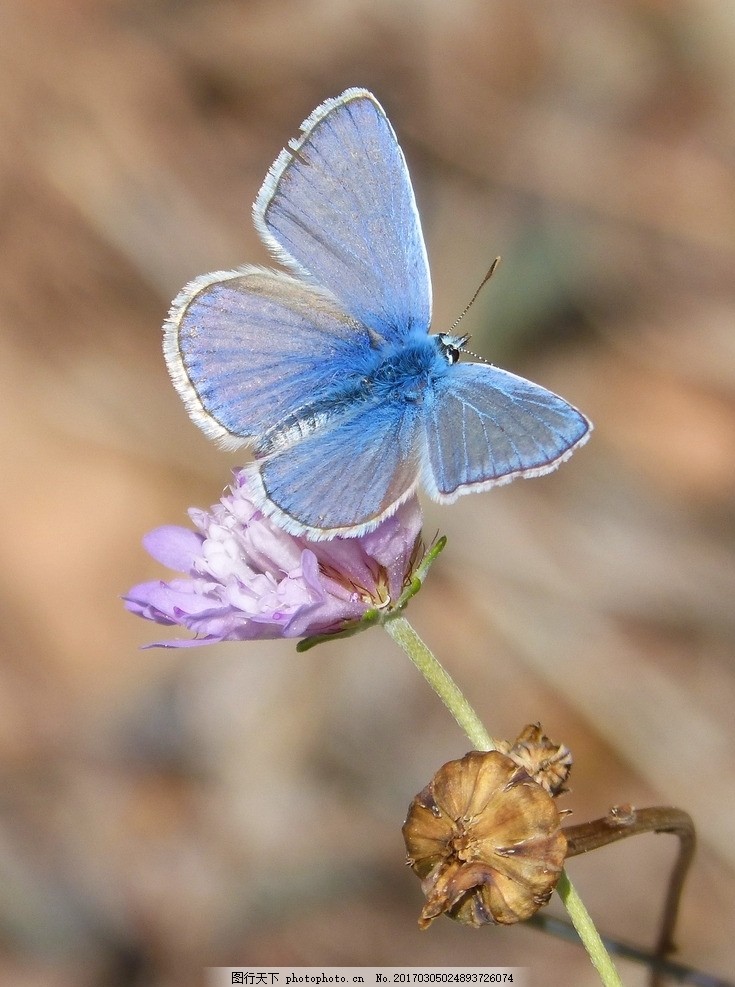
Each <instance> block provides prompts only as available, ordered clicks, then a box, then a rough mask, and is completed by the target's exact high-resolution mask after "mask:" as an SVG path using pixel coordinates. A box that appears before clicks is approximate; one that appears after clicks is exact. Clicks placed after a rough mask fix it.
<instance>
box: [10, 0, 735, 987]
mask: <svg viewBox="0 0 735 987" xmlns="http://www.w3.org/2000/svg"><path fill="white" fill-rule="evenodd" d="M734 51H735V5H733V4H731V3H728V2H727V0H724V2H711V3H704V2H699V3H697V2H669V3H663V2H656V0H623V2H612V0H610V2H604V0H578V2H574V0H560V2H555V3H534V2H532V0H489V2H471V0H456V2H452V3H449V2H446V3H436V2H430V0H425V2H424V0H415V2H411V0H407V2H399V0H393V2H391V0H305V2H301V3H297V2H295V0H291V2H286V0H262V2H255V0H253V2H235V0H229V2H227V0H213V2H205V0H181V2H175V0H137V2H135V0H117V2H116V0H86V2H85V0H76V2H72V0H69V2H66V3H65V2H62V0H57V2H53V0H46V2H41V0H4V2H3V3H2V7H1V8H0V250H1V253H0V347H2V354H1V356H0V374H1V375H2V376H1V382H2V386H0V408H1V414H0V423H1V424H0V441H1V442H2V449H1V457H2V464H3V466H2V485H1V487H0V489H1V491H2V518H3V535H2V545H3V555H4V558H3V563H2V567H1V568H0V580H1V581H2V623H1V625H0V627H1V630H0V634H1V635H2V656H1V662H0V770H1V771H2V782H1V786H0V790H1V796H0V797H1V799H2V803H1V808H0V982H2V984H9V985H18V987H37V985H44V987H46V985H48V987H67V985H69V987H71V985H74V987H88V985H95V987H96V985H100V987H103V985H104V987H107V985H112V987H114V985H151V987H154V985H155V987H163V985H166V987H168V985H188V984H198V983H200V982H201V978H202V973H201V968H202V967H203V966H206V965H208V964H213V965H215V964H222V965H225V964H227V965H229V964H236V963H239V964H243V965H246V966H247V965H250V966H252V965H255V964H272V965H340V964H346V965H403V966H410V965H431V964H437V965H451V964H462V965H485V964H503V963H508V964H519V965H530V966H531V968H532V970H533V975H534V982H538V983H539V984H540V983H544V984H546V985H550V987H554V985H557V984H559V985H560V984H569V983H574V984H582V985H587V984H594V983H597V980H596V977H595V975H594V974H593V972H592V970H591V968H590V966H589V963H588V961H587V959H586V957H585V955H584V954H583V953H582V951H581V950H580V949H578V948H577V947H575V946H573V945H569V944H566V943H562V942H559V941H557V940H555V939H552V938H549V937H548V936H545V935H543V934H542V933H540V932H538V931H535V930H533V929H530V928H527V927H516V928H511V929H499V928H488V929H484V930H482V931H480V932H472V931H469V930H467V929H463V928H459V927H457V926H455V925H454V924H452V923H451V922H449V921H446V920H442V921H439V922H437V923H436V924H435V925H434V926H433V927H432V928H431V929H430V930H429V931H428V932H426V933H420V932H419V931H418V928H417V925H416V919H417V916H418V911H419V908H420V904H421V900H422V899H421V896H420V890H419V885H418V882H417V881H416V880H415V878H414V877H413V876H412V875H411V874H410V873H409V872H408V871H407V870H406V869H405V868H404V866H403V845H402V840H401V836H400V825H401V822H402V820H403V816H404V813H405V810H406V808H407V806H408V803H409V801H410V799H411V798H412V796H413V795H414V794H415V792H417V791H418V790H419V789H420V788H422V787H423V785H424V784H426V782H427V781H428V780H429V778H430V776H431V775H432V774H433V772H434V771H435V770H436V768H437V767H438V766H439V765H440V764H441V763H442V762H444V761H445V760H448V759H450V758H452V757H457V756H460V755H461V754H463V753H464V752H465V750H466V748H467V742H466V741H465V740H464V739H463V737H462V736H461V735H460V733H459V731H458V729H457V728H456V726H455V725H454V724H453V722H452V721H451V720H450V719H449V717H448V716H447V714H446V713H445V712H444V710H443V708H441V706H440V705H439V703H438V702H437V701H436V699H435V698H434V697H433V695H431V694H430V693H429V692H428V690H427V689H426V688H425V687H424V686H423V684H422V682H421V681H420V680H419V678H418V676H417V674H416V673H415V671H414V670H413V668H412V666H411V665H410V664H409V662H408V661H407V660H406V659H405V657H404V656H403V655H402V654H401V653H399V652H398V651H397V649H396V647H395V646H394V645H393V643H392V642H391V641H390V640H389V639H388V637H387V636H386V635H385V634H384V633H383V632H381V631H379V630H375V631H372V632H370V633H368V634H364V635H361V636H360V637H358V638H356V639H353V640H351V641H349V642H347V643H342V642H340V643H338V644H333V645H327V646H325V647H322V648H318V649H316V650H314V651H312V652H309V653H308V654H306V655H304V656H298V655H296V653H295V651H294V646H293V643H288V642H276V643H272V644H263V645H260V644H251V645H243V646H237V645H229V646H221V647H218V648H212V649H205V650H200V651H196V650H195V651H191V652H182V653H176V652H165V651H140V650H139V645H141V644H143V643H145V642H146V641H148V640H151V639H152V638H153V639H154V638H155V637H156V636H157V635H158V634H159V633H160V631H159V629H157V628H156V627H154V626H153V625H148V624H145V623H144V622H142V621H139V620H136V619H135V618H134V617H132V616H130V615H128V614H126V613H125V612H124V611H123V609H122V605H121V603H120V601H119V596H120V594H121V593H123V592H124V591H125V590H126V589H127V588H128V587H129V586H130V585H131V584H133V583H135V582H138V581H140V580H142V579H145V578H154V577H156V576H159V575H162V574H163V573H162V569H161V568H160V567H159V566H157V565H156V564H155V563H153V562H152V561H151V560H150V559H148V557H147V556H146V555H145V553H144V552H143V550H142V548H141V547H140V538H141V535H142V534H143V533H144V532H145V531H147V530H148V529H150V528H152V527H155V526H156V525H158V524H162V523H177V522H185V520H186V514H185V512H186V508H187V507H188V506H189V505H192V504H197V505H199V506H208V505H209V504H211V503H213V502H214V501H216V500H217V498H218V497H219V495H220V492H221V490H222V488H223V486H224V485H225V484H226V483H227V482H228V478H229V469H230V467H231V466H232V465H234V464H236V463H237V462H238V461H239V458H240V457H237V456H228V455H225V454H224V453H222V452H220V451H219V450H217V449H216V448H215V447H214V446H212V445H211V444H209V443H208V442H207V440H206V439H205V438H204V437H203V435H202V434H201V433H200V432H199V430H198V429H197V428H195V427H194V426H193V425H192V424H191V423H190V422H189V420H188V418H187V417H186V414H185V412H184V409H183V407H182V405H181V403H180V401H179V399H178V397H177V396H176V395H175V393H174V391H173V389H172V387H171V386H170V384H169V381H168V379H167V376H166V372H165V368H164V364H163V359H162V356H161V351H160V330H159V326H160V323H161V321H162V319H163V316H164V315H165V312H166V310H167V307H168V304H169V301H170V299H171V298H172V297H173V295H174V294H175V293H176V292H177V291H178V289H179V288H180V287H181V285H182V284H183V283H184V282H185V281H186V280H188V279H190V278H192V277H193V276H195V275H197V274H201V273H203V272H205V271H210V270H216V269H218V268H231V267H234V266H237V265H238V264H240V263H243V262H245V261H251V262H260V263H268V258H267V256H266V253H265V251H264V249H263V247H262V246H261V245H260V244H259V242H258V240H257V237H256V236H255V234H254V231H253V229H252V226H251V222H250V213H249V209H250V203H251V201H252V199H253V197H254V196H255V194H256V192H257V190H258V188H259V186H260V183H261V181H262V179H263V176H264V175H265V172H266V170H267V168H268V166H269V165H270V164H271V162H272V160H273V159H274V158H275V156H276V154H277V153H278V151H279V150H280V148H281V147H282V146H283V145H284V144H285V142H286V141H287V140H288V139H289V138H290V137H292V136H294V135H295V134H296V133H297V129H298V125H299V123H300V122H301V120H302V119H303V118H304V117H305V116H306V115H307V114H308V113H309V112H310V111H311V110H312V109H313V108H314V107H315V106H316V105H317V104H318V103H319V102H320V101H322V100H323V99H325V98H326V97H328V96H333V95H337V94H338V93H340V92H341V91H342V90H343V89H344V88H346V87H348V86H351V85H361V86H367V87H369V88H371V89H372V90H373V91H374V92H375V93H376V94H377V96H378V98H379V99H380V100H381V101H382V102H383V104H384V106H385V107H386V109H387V111H388V113H389V115H390V117H391V120H392V122H393V124H394V127H395V129H396V131H397V133H398V135H399V137H400V139H401V142H402V145H403V148H404V151H405V153H406V157H407V159H408V162H409V166H410V168H411V173H412V176H413V180H414V185H415V188H416V193H417V198H418V201H419V206H420V209H421V213H422V219H423V225H424V231H425V234H426V238H427V242H428V249H429V256H430V259H431V263H432V270H433V277H434V289H435V326H436V328H437V329H440V328H446V327H447V326H448V325H449V324H450V323H451V322H452V321H453V319H454V318H455V316H456V315H457V314H458V312H459V311H460V310H461V309H462V307H463V306H464V304H465V303H466V301H467V299H468V298H469V297H470V295H471V294H472V292H473V290H474V288H475V286H476V285H477V283H478V282H479V280H480V279H481V277H482V275H483V274H484V272H485V271H486V269H487V267H488V266H489V264H490V261H491V260H492V258H493V257H494V256H495V255H496V254H502V256H503V265H502V266H501V269H500V271H499V273H498V275H497V276H496V277H495V278H494V279H493V283H492V285H491V286H490V287H488V288H486V289H485V291H484V292H483V294H482V296H481V298H480V300H479V302H478V303H477V305H476V306H475V307H474V309H473V311H472V312H471V313H470V315H469V316H468V317H467V320H466V322H465V326H466V331H470V332H472V334H473V343H472V345H473V348H474V349H476V350H478V351H479V352H482V353H483V354H484V355H485V356H487V357H488V358H489V359H491V360H493V361H494V362H497V363H499V364H501V365H503V366H505V367H507V368H508V369H512V370H514V371H516V372H519V373H522V374H525V375H527V376H530V377H532V378H534V379H536V380H538V381H539V382H540V383H543V384H545V385H546V386H548V387H551V388H552V389H554V390H558V391H560V392H561V393H562V394H564V395H565V396H566V397H567V398H568V399H570V400H571V401H573V402H574V403H575V404H578V405H579V406H580V407H581V408H583V409H584V411H585V412H587V413H588V414H589V415H590V417H592V418H593V420H594V421H595V424H596V431H595V434H594V436H593V438H592V441H591V442H590V444H589V445H588V446H587V447H586V448H585V449H584V450H582V451H581V452H579V453H578V454H577V455H576V456H575V457H574V458H573V460H572V461H571V462H569V463H568V464H566V465H565V466H564V467H562V469H561V470H560V471H559V472H558V473H556V474H554V475H552V476H550V477H546V478H544V479H540V480H535V481H533V482H531V483H525V482H524V483H520V482H519V483H516V484H513V485H512V486H510V487H504V488H502V489H500V490H498V491H497V492H493V493H490V494H485V495H482V496H477V497H467V498H464V499H463V500H461V501H460V502H459V503H458V504H456V505H454V506H453V507H451V508H445V509H438V508H436V507H434V506H432V505H426V508H427V517H426V532H427V534H428V536H429V538H430V537H432V536H433V534H434V532H435V531H437V530H440V531H442V532H445V533H446V534H447V535H448V536H449V546H448V548H447V550H446V551H445V553H444V556H443V557H442V559H441V560H440V562H439V563H438V564H437V565H436V567H435V569H434V571H433V573H432V575H431V577H430V580H429V582H428V584H427V586H426V588H425V590H424V592H423V593H422V594H421V596H420V597H419V598H418V599H417V600H416V601H415V603H414V604H412V606H411V609H410V613H409V617H410V619H411V621H412V622H413V623H414V625H415V626H416V627H417V629H418V630H419V632H420V633H421V634H422V635H423V637H424V638H425V639H426V640H427V642H428V643H429V644H430V645H431V646H432V647H433V648H434V649H435V651H436V652H437V654H438V655H439V656H440V657H441V658H442V660H443V661H444V662H445V663H446V665H447V666H448V668H449V669H450V671H451V672H452V674H453V675H454V676H455V677H456V679H457V680H458V681H459V683H460V684H461V685H462V686H463V687H464V688H465V690H466V692H467V694H468V696H469V698H470V699H471V701H472V702H473V703H474V704H475V706H476V707H477V709H478V711H479V712H480V714H481V715H482V717H483V718H484V720H485V722H486V724H487V726H488V728H489V729H490V730H491V732H492V733H494V734H496V735H498V736H506V737H513V736H515V735H516V733H517V732H518V731H519V730H520V729H521V727H522V726H523V725H524V724H525V723H527V722H531V721H534V720H540V721H541V722H542V723H543V725H544V727H545V728H546V729H547V731H548V732H549V733H550V735H551V736H552V737H553V738H555V739H556V740H559V741H564V742H566V743H567V744H568V745H569V746H570V747H571V748H572V750H573V752H574V755H575V759H576V764H575V768H574V772H573V775H572V783H573V791H572V792H571V794H569V795H567V796H566V797H565V801H564V805H565V806H566V807H568V808H571V809H573V811H574V816H573V821H577V822H581V821H583V820H584V819H587V818H592V817H594V816H597V815H602V814H604V813H605V811H606V810H607V808H608V806H610V805H611V804H613V803H619V802H631V803H634V804H637V805H641V806H642V805H652V804H668V803H670V804H674V805H678V806H680V807H682V808H685V809H687V810H689V811H690V812H691V813H692V815H693V816H694V818H695V820H696V823H697V826H698V831H699V834H700V838H701V844H700V848H699V852H698V856H697V859H696V864H695V867H694V871H693V874H692V876H691V880H690V883H689V885H688V888H687V889H686V892H685V897H684V901H683V907H682V914H681V922H680V928H679V935H678V941H679V946H680V951H679V958H680V959H681V960H682V961H683V962H686V963H690V964H693V965H695V966H699V967H702V968H704V969H707V970H709V971H711V972H713V973H719V974H720V975H727V974H729V973H731V972H732V969H733V967H735V963H734V962H733V961H734V959H735V946H734V943H733V935H732V931H733V929H734V928H735V895H734V893H733V892H734V891H735V849H734V847H735V841H734V840H733V811H732V810H733V801H732V799H733V789H734V783H735V757H734V756H733V755H734V754H735V745H734V743H733V730H732V720H733V708H735V668H734V665H733V659H734V654H733V651H734V649H733V643H734V641H735V634H734V633H733V631H734V624H735V608H734V607H733V599H734V597H735V594H734V591H735V566H734V565H733V555H734V549H735V533H734V529H733V508H734V503H733V480H735V466H734V464H735V331H734V327H733V319H734V316H735V287H734V285H735V172H734V171H733V155H734V152H735V129H734V128H733V124H734V122H735V58H734V57H733V52H734ZM673 855H674V845H673V840H671V839H670V838H668V837H663V836H660V837H655V836H649V837H643V838H640V839H639V840H637V841H628V842H625V843H622V844H619V845H617V846H615V847H613V848H609V849H606V850H602V851H600V852H598V853H595V854H593V855H591V856H590V857H589V858H578V859H575V860H574V861H572V862H571V864H570V873H571V876H572V878H573V880H574V881H575V883H576V884H577V886H578V888H579V890H580V892H581V893H582V895H583V897H584V899H585V901H586V903H587V905H588V907H589V908H590V910H591V911H592V913H593V915H594V916H595V918H596V919H597V921H598V924H599V926H600V928H601V929H602V931H603V932H605V933H608V934H611V935H615V936H618V937H621V938H623V939H627V940H630V941H634V942H636V943H640V944H642V945H646V944H650V943H651V942H653V940H654V938H655V934H656V924H657V920H658V916H659V912H660V909H661V903H662V900H663V894H664V887H665V881H666V878H667V875H668V869H669V867H670V864H671V862H672V860H673ZM550 908H551V910H552V911H554V912H556V913H557V914H563V910H562V909H561V907H560V904H559V902H558V901H555V902H553V903H552V905H551V906H550ZM620 968H621V970H622V972H623V976H624V978H625V980H626V983H627V984H632V985H635V984H642V983H644V979H645V978H644V973H643V972H642V971H641V970H640V968H638V967H634V966H633V965H632V964H631V963H629V962H621V963H620Z"/></svg>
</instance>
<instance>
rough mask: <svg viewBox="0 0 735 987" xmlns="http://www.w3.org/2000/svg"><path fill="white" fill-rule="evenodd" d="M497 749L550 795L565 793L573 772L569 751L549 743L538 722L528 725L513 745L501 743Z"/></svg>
mask: <svg viewBox="0 0 735 987" xmlns="http://www.w3.org/2000/svg"><path fill="white" fill-rule="evenodd" d="M498 750H499V751H501V752H502V753H503V754H507V755H508V757H510V758H512V759H513V760H514V761H515V762H516V764H520V765H521V767H522V768H525V769H526V771H527V772H528V773H529V775H530V776H531V777H532V778H533V780H534V781H537V782H538V783H539V785H541V786H543V788H545V789H546V791H547V792H548V793H549V794H550V795H561V794H562V793H563V792H566V791H567V789H566V788H565V787H564V783H565V782H566V780H567V778H568V777H569V772H570V771H571V770H572V752H571V751H570V750H569V748H568V747H565V746H564V744H555V743H553V741H551V740H549V738H548V737H547V736H546V734H545V733H544V732H543V730H542V729H541V724H540V723H530V724H529V725H528V726H527V727H525V728H524V729H523V731H522V732H521V734H520V736H519V737H518V738H517V739H516V740H515V742H514V743H513V744H511V743H509V742H508V741H503V742H502V743H500V744H498Z"/></svg>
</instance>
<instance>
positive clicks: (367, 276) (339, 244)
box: [254, 89, 431, 342]
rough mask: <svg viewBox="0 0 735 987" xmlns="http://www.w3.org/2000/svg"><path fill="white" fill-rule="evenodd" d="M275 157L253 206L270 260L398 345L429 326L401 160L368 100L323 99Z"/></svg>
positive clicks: (422, 261)
mask: <svg viewBox="0 0 735 987" xmlns="http://www.w3.org/2000/svg"><path fill="white" fill-rule="evenodd" d="M302 130H303V133H302V135H301V136H300V137H299V138H297V139H296V140H294V141H292V142H291V143H290V144H289V146H288V147H287V148H286V149H285V150H284V151H283V152H282V153H281V155H280V156H279V157H278V159H277V160H276V162H275V164H274V165H273V167H272V168H271V171H270V172H269V174H268V177H267V178H266V180H265V183H264V184H263V187H262V189H261V190H260V194H259V195H258V198H257V200H256V203H255V207H254V218H255V224H256V226H257V227H258V229H259V231H260V232H261V235H262V236H263V238H264V240H265V241H266V243H267V244H268V246H269V247H270V248H271V249H272V251H273V252H274V254H275V256H276V257H277V258H278V259H279V260H280V261H282V262H283V263H285V264H287V265H289V266H291V267H295V268H296V269H297V270H298V271H300V272H301V273H302V274H303V273H307V274H308V276H309V277H310V278H311V279H313V280H314V281H315V282H316V283H317V284H319V285H322V286H323V287H325V288H327V289H329V290H330V291H331V292H332V293H333V294H334V295H335V296H336V297H337V298H339V300H340V301H341V303H342V305H343V306H344V308H345V311H347V312H349V313H350V315H352V316H354V317H355V318H357V319H358V320H359V321H360V322H363V323H364V324H365V325H367V326H369V327H370V328H371V329H373V330H375V331H376V332H377V333H379V334H380V335H381V336H383V337H384V338H386V339H388V340H390V341H395V342H398V341H400V340H402V339H405V338H406V337H407V336H408V334H409V333H410V332H411V331H412V330H421V331H426V330H427V329H428V327H429V322H430V320H431V287H430V281H429V266H428V261H427V257H426V249H425V246H424V238H423V236H422V233H421V224H420V221H419V216H418V211H417V209H416V202H415V199H414V194H413V189H412V187H411V180H410V178H409V175H408V170H407V168H406V162H405V159H404V157H403V152H402V151H401V149H400V147H399V146H398V141H397V139H396V135H395V133H394V131H393V128H392V127H391V125H390V123H389V121H388V119H387V117H386V115H385V113H384V111H383V109H382V107H381V106H380V104H379V103H378V102H377V100H376V99H375V97H374V96H373V95H372V94H371V93H368V92H366V91H365V90H360V89H351V90H347V92H345V93H343V94H342V96H340V97H339V98H338V99H333V100H327V102H325V103H323V104H322V105H321V106H320V107H318V108H317V109H316V110H315V111H314V112H313V113H312V115H311V116H310V117H309V118H308V120H306V121H305V122H304V123H303V124H302Z"/></svg>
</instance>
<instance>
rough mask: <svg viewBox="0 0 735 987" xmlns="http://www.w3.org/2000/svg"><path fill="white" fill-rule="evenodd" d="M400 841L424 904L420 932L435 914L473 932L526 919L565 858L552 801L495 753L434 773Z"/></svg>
mask: <svg viewBox="0 0 735 987" xmlns="http://www.w3.org/2000/svg"><path fill="white" fill-rule="evenodd" d="M403 838H404V840H405V842H406V850H407V862H408V863H409V864H410V866H411V867H412V868H413V870H414V871H415V873H416V874H417V875H418V876H419V877H420V878H422V890H423V892H424V894H425V896H426V904H425V905H424V908H423V910H422V912H421V917H420V919H419V926H420V927H421V928H422V929H425V928H427V926H428V925H430V923H431V922H432V921H433V920H434V919H435V918H437V916H439V915H441V914H442V912H444V913H446V914H447V915H449V917H450V918H453V919H456V920H457V921H459V922H462V923H464V924H465V925H472V926H475V927H479V926H481V925H486V924H488V923H491V922H492V923H498V924H502V925H512V924H513V923H514V922H520V921H523V920H524V919H527V918H529V917H530V916H531V915H533V914H534V912H536V911H538V909H539V908H540V907H541V906H542V905H545V904H546V902H547V901H548V900H549V898H550V897H551V893H552V891H553V890H554V887H555V886H556V882H557V880H558V878H559V874H560V873H561V869H562V865H563V863H564V856H565V853H566V839H565V837H564V834H563V833H562V832H561V828H560V824H559V812H558V810H557V808H556V805H555V803H554V800H553V798H552V797H551V796H550V795H549V794H548V792H546V791H545V790H544V789H543V788H542V787H541V786H540V785H538V784H537V783H536V782H535V781H533V779H532V778H530V777H529V775H528V774H527V772H526V771H525V770H524V769H523V768H522V767H520V766H519V765H518V764H516V763H515V762H514V761H513V760H512V759H511V758H510V757H507V756H506V755H505V754H501V753H499V752H498V751H490V752H488V753H482V752H480V751H470V753H469V754H466V755H465V756H464V757H463V758H461V760H458V761H449V762H448V763H447V764H445V765H444V766H443V767H441V768H440V769H439V771H438V772H437V773H436V775H435V776H434V778H433V779H432V780H431V782H429V784H428V785H427V786H426V788H425V789H424V790H423V791H422V792H420V793H419V794H418V795H417V796H416V798H415V799H414V800H413V802H412V803H411V806H410V808H409V810H408V817H407V818H406V822H405V823H404V826H403Z"/></svg>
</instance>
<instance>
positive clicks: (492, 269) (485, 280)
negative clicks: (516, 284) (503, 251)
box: [448, 257, 500, 355]
mask: <svg viewBox="0 0 735 987" xmlns="http://www.w3.org/2000/svg"><path fill="white" fill-rule="evenodd" d="M499 263H500V258H499V257H496V258H495V260H494V261H493V262H492V265H491V267H490V270H489V271H488V272H487V274H486V275H485V277H484V278H483V279H482V281H481V282H480V284H479V285H478V287H477V291H476V292H475V293H474V295H473V296H472V298H470V300H469V301H468V302H467V304H466V305H465V307H464V309H463V311H462V313H461V314H460V316H459V318H457V319H455V320H454V322H453V323H452V325H451V326H450V327H449V330H448V332H450V333H452V332H454V330H455V329H456V328H457V326H458V325H459V324H460V322H461V321H462V319H463V318H464V317H465V315H467V313H468V312H469V310H470V309H471V308H472V305H473V304H474V302H475V300H476V299H477V296H478V295H479V294H480V292H481V291H482V289H483V288H484V287H485V285H486V284H487V283H488V281H489V280H490V278H491V277H492V276H493V274H495V271H496V269H497V266H498V264H499ZM473 355H474V354H473Z"/></svg>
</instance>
